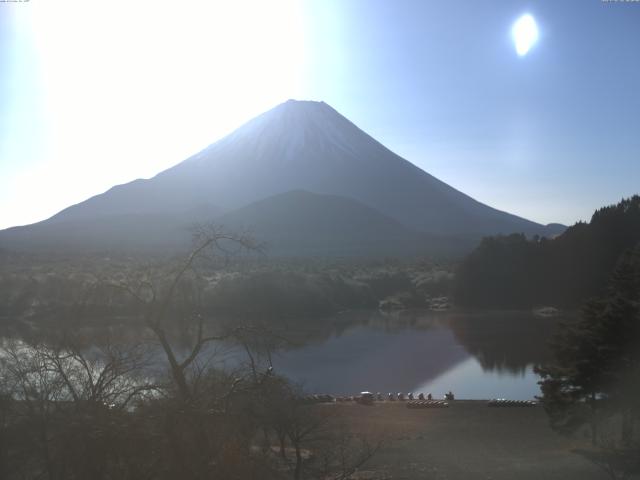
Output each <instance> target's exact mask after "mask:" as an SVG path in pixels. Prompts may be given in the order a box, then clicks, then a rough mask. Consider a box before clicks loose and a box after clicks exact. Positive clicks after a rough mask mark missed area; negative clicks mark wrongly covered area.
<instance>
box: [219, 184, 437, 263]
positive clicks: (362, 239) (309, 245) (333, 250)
mask: <svg viewBox="0 0 640 480" xmlns="http://www.w3.org/2000/svg"><path fill="white" fill-rule="evenodd" d="M217 221H218V222H219V223H221V224H222V225H225V226H226V227H228V228H231V229H235V230H244V229H249V230H250V231H251V232H252V234H253V235H254V236H255V237H256V238H259V239H261V240H262V241H264V242H266V244H267V252H268V253H271V254H277V255H282V254H286V255H296V256H305V255H341V256H347V255H348V256H353V255H357V256H368V255H389V254H393V253H396V254H398V253H401V254H406V255H409V254H418V253H425V252H427V251H428V250H431V249H434V248H437V249H441V248H442V245H441V243H438V244H436V242H437V241H438V240H439V239H432V238H429V237H428V236H427V235H426V234H423V233H419V232H417V231H414V230H410V229H408V228H407V227H404V226H403V225H401V224H400V223H399V222H397V221H396V220H393V219H392V218H389V217H386V216H384V215H382V214H381V213H379V212H377V211H376V210H374V209H372V208H369V207H366V206H365V205H362V204H361V203H359V202H357V201H355V200H352V199H349V198H346V197H338V196H334V195H319V194H315V193H310V192H305V191H301V190H298V191H291V192H287V193H283V194H278V195H274V196H272V197H269V198H267V199H264V200H260V201H258V202H255V203H252V204H250V205H248V206H245V207H242V208H240V209H238V210H235V211H233V212H231V213H229V214H226V215H223V216H222V217H220V218H219V219H217Z"/></svg>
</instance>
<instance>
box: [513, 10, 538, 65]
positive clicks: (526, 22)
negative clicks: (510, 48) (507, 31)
mask: <svg viewBox="0 0 640 480" xmlns="http://www.w3.org/2000/svg"><path fill="white" fill-rule="evenodd" d="M511 35H512V36H513V41H514V43H515V47H516V53H517V54H518V55H519V56H521V57H522V56H524V55H526V54H527V53H528V52H529V50H531V47H533V45H535V43H536V42H537V41H538V26H537V25H536V21H535V19H534V18H533V17H532V16H531V15H529V14H526V15H523V16H521V17H520V18H519V19H518V20H516V23H514V24H513V28H512V29H511Z"/></svg>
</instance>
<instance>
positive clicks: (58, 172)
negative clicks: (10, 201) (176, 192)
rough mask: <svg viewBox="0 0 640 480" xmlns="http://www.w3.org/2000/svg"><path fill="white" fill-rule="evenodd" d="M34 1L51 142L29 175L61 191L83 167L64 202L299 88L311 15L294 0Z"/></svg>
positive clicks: (202, 142)
mask: <svg viewBox="0 0 640 480" xmlns="http://www.w3.org/2000/svg"><path fill="white" fill-rule="evenodd" d="M30 7H31V8H30V9H29V15H30V19H29V22H30V28H31V29H32V33H31V37H32V38H33V39H34V47H35V48H34V51H35V52H36V55H37V63H38V66H39V70H40V72H41V73H40V74H39V81H40V83H41V89H42V91H43V102H44V116H45V124H46V128H47V131H48V135H47V137H48V138H49V139H50V142H49V143H50V145H48V150H49V151H48V152H47V155H46V160H43V161H41V162H39V163H38V164H36V165H34V166H33V167H32V169H31V170H32V171H31V172H29V173H25V175H27V176H29V177H33V178H32V180H34V181H36V180H37V179H42V178H48V180H47V184H51V185H57V188H58V190H62V191H64V190H65V189H64V184H65V182H70V181H73V179H74V178H75V179H78V178H82V179H83V181H82V182H79V183H81V185H76V188H75V189H68V190H69V191H71V190H73V191H74V192H75V193H74V195H76V197H74V198H64V199H61V200H60V201H61V202H62V203H67V204H69V203H75V202H77V201H79V200H82V199H84V198H86V197H87V196H90V195H92V194H95V193H96V192H99V191H102V190H105V189H106V188H108V187H109V186H111V185H113V184H117V183H123V182H125V181H130V180H132V179H133V178H136V177H145V176H150V175H153V174H155V173H157V172H158V171H161V170H163V169H164V168H167V167H168V166H170V165H172V164H175V163H177V162H179V161H180V160H182V159H184V158H186V156H188V155H190V154H192V153H195V151H197V150H198V149H200V148H203V147H204V146H206V145H208V144H209V143H211V142H212V141H214V140H216V139H217V138H219V137H220V136H222V135H223V134H225V133H228V132H230V131H232V130H233V129H234V128H236V127H237V126H239V125H240V124H242V123H243V122H244V121H246V120H247V119H249V118H251V117H252V116H254V115H257V114H259V113H260V112H262V111H264V110H267V109H269V108H271V107H273V106H274V105H276V104H277V103H280V102H282V101H284V100H286V99H287V98H291V97H298V96H300V95H301V88H302V86H301V82H302V78H303V75H304V73H303V69H304V64H303V62H304V58H305V51H304V49H305V39H304V24H303V12H302V11H301V6H300V4H299V3H298V2H296V1H294V0H283V1H278V2H264V1H255V0H229V1H219V2H218V1H216V2H207V1H197V0H185V1H180V2H157V1H143V0H140V1H135V2H126V3H122V2H86V1H77V0H75V1H74V0H60V1H55V2H31V3H30ZM25 11H26V10H25ZM52 176H54V177H55V181H54V180H53V179H52ZM85 179H86V180H85ZM92 179H94V180H93V181H92ZM24 180H25V181H29V179H24ZM97 182H99V184H98V183H97ZM78 190H82V191H81V192H80V193H78ZM43 195H46V193H45V192H43ZM45 198H46V197H45Z"/></svg>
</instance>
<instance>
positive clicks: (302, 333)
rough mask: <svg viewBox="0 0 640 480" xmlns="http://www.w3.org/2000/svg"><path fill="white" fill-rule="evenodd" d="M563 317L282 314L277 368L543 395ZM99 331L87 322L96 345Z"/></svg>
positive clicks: (222, 356)
mask: <svg viewBox="0 0 640 480" xmlns="http://www.w3.org/2000/svg"><path fill="white" fill-rule="evenodd" d="M559 320H560V319H559V318H540V317H537V316H535V315H533V314H532V313H530V312H504V311H503V312H458V311H447V312H432V311H400V312H393V313H382V312H380V311H378V310H375V311H349V312H344V313H341V314H338V315H334V316H331V317H327V318H314V319H309V318H305V319H290V320H289V321H288V322H281V321H277V322H275V323H274V324H277V325H278V327H277V328H278V330H279V331H280V332H281V335H284V336H286V337H288V338H290V339H294V343H293V344H292V345H289V346H288V347H287V348H286V349H283V350H280V351H277V352H275V353H274V354H273V355H272V360H273V367H274V370H275V372H276V373H278V374H281V375H285V376H287V377H289V378H290V379H291V380H293V381H294V382H296V383H298V384H300V385H301V386H302V387H303V389H304V390H305V391H306V392H308V393H328V394H333V395H353V394H357V393H359V392H361V391H365V390H368V391H372V392H383V393H387V392H396V393H397V392H404V393H408V392H413V393H414V394H418V393H420V392H422V393H424V394H425V395H426V394H427V393H431V394H433V396H434V397H435V398H442V397H443V395H444V393H445V392H448V391H449V390H451V391H452V392H454V394H455V395H456V398H459V399H490V398H510V399H517V400H527V399H533V398H534V397H535V396H536V395H539V394H540V391H539V388H538V384H537V382H538V377H537V376H536V375H535V374H534V373H533V366H534V365H536V364H540V363H544V362H547V361H549V360H550V358H551V357H550V352H549V348H548V342H549V340H550V338H551V337H552V335H553V332H554V331H555V327H556V325H557V323H558V321H559ZM283 326H286V329H283V328H284V327H283ZM99 331H100V330H91V329H89V330H88V332H93V333H87V334H86V335H85V338H86V341H87V342H88V343H87V346H88V348H90V345H91V343H92V340H91V339H92V338H94V339H95V338H98V337H97V336H96V335H98V333H97V332H99ZM109 332H110V333H109V336H111V337H112V340H115V341H116V342H119V343H122V344H138V345H139V344H146V343H149V344H150V348H151V350H150V351H151V352H152V355H153V356H154V357H155V359H156V360H154V361H153V362H152V363H153V364H154V365H156V366H157V367H160V368H161V369H164V368H165V366H164V365H165V357H164V353H162V351H161V349H160V348H159V347H158V345H157V343H156V341H155V339H154V337H153V336H150V335H149V332H148V331H147V330H146V329H145V328H141V327H138V328H131V327H110V330H109ZM103 334H104V332H103ZM0 337H1V336H0ZM172 343H174V345H175V346H176V348H177V351H179V352H182V354H183V355H185V356H186V355H187V353H188V351H189V350H188V347H187V345H188V344H189V341H188V339H184V338H183V339H181V338H180V336H179V335H175V336H173V340H172ZM181 344H182V346H181ZM208 350H209V353H211V354H212V355H214V352H215V358H216V362H218V363H217V365H218V366H226V367H229V368H233V367H235V366H237V365H238V364H239V363H244V362H245V361H246V358H247V357H246V354H245V353H244V350H242V349H241V348H238V347H237V346H232V345H228V344H216V345H211V346H210V348H209V349H208ZM203 353H206V352H204V351H203Z"/></svg>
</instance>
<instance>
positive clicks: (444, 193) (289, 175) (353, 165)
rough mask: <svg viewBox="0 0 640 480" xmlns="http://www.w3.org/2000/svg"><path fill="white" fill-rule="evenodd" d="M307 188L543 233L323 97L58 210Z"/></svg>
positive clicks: (399, 213) (180, 205)
mask: <svg viewBox="0 0 640 480" xmlns="http://www.w3.org/2000/svg"><path fill="white" fill-rule="evenodd" d="M295 189H303V190H307V191H311V192H316V193H325V194H333V195H341V196H350V197H352V198H354V199H356V200H358V201H360V202H362V203H364V204H365V205H368V206H371V207H373V208H375V209H377V210H379V211H380V212H382V213H384V214H386V215H388V216H391V217H393V218H395V219H397V220H398V221H400V222H401V223H403V224H405V225H406V226H409V227H412V228H417V229H420V230H424V231H427V232H433V233H443V234H449V233H476V234H489V233H511V232H526V233H540V232H541V231H542V229H543V227H542V226H541V225H538V224H536V223H534V222H530V221H528V220H525V219H523V218H520V217H517V216H515V215H511V214H508V213H505V212H501V211H498V210H495V209H493V208H491V207H488V206H486V205H484V204H482V203H480V202H477V201H476V200H474V199H472V198H471V197H469V196H467V195H465V194H463V193H461V192H459V191H457V190H455V189H454V188H451V187H450V186H448V185H447V184H445V183H443V182H441V181H440V180H438V179H436V178H435V177H433V176H431V175H429V174H428V173H426V172H424V171H423V170H421V169H419V168H418V167H416V166H415V165H413V164H411V163H410V162H408V161H406V160H404V159H403V158H401V157H399V156H398V155H396V154H394V153H393V152H391V151H390V150H388V149H387V148H386V147H384V146H383V145H382V144H380V143H379V142H377V141H376V140H374V139H373V138H371V137H370V136H369V135H367V134H366V133H364V132H363V131H362V130H360V129H359V128H358V127H356V126H355V125H354V124H353V123H351V122H350V121H349V120H347V119H346V118H345V117H343V116H342V115H340V114H339V113H338V112H336V111H335V110H334V109H332V108H331V107H329V106H328V105H326V104H325V103H323V102H299V101H292V100H290V101H288V102H285V103H283V104H281V105H279V106H277V107H275V108H274V109H272V110H269V111H268V112H266V113H264V114H262V115H260V116H258V117H256V118H255V119H253V120H251V121H249V122H248V123H247V124H245V125H244V126H242V127H240V128H239V129H238V130H236V131H235V132H233V133H232V134H231V135H229V136H227V137H225V138H223V139H222V140H220V141H219V142H217V143H214V144H213V145H211V146H210V147H208V148H206V149H205V150H203V151H202V152H200V153H198V154H196V155H194V156H193V157H191V158H189V159H187V160H186V161H184V162H182V163H180V164H178V165H176V166H175V167H173V168H170V169H168V170H166V171H164V172H162V173H160V174H158V175H157V176H155V177H154V178H152V179H149V180H136V181H134V182H131V183H129V184H126V185H121V186H118V187H115V188H113V189H111V190H109V191H108V192H106V193H104V194H102V195H98V196H96V197H93V198H91V199H89V200H88V201H86V202H83V203H81V204H79V205H76V206H73V207H70V208H68V209H66V210H64V211H62V212H61V213H59V214H58V216H61V217H66V218H87V217H93V216H95V215H96V214H106V213H110V214H114V213H118V214H121V213H141V212H167V211H179V210H181V209H186V208H189V207H191V206H192V205H194V204H199V203H210V204H213V205H218V206H220V207H222V208H225V209H234V208H238V207H240V206H243V205H246V204H249V203H251V202H253V201H256V200H259V199H261V198H265V197H268V196H271V195H274V194H277V193H283V192H286V191H290V190H295Z"/></svg>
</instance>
